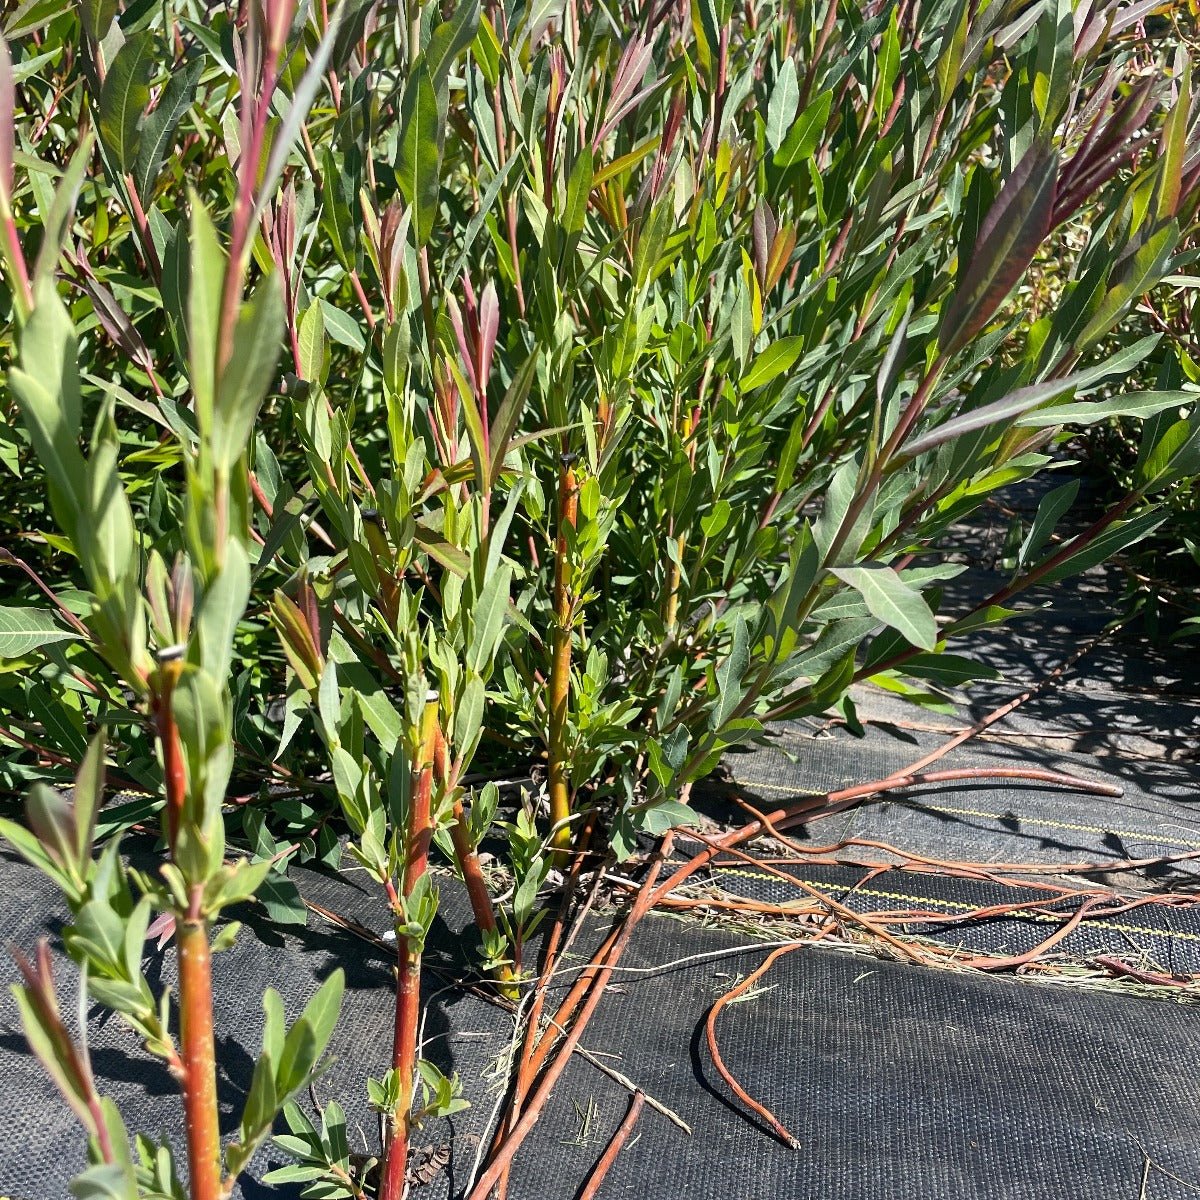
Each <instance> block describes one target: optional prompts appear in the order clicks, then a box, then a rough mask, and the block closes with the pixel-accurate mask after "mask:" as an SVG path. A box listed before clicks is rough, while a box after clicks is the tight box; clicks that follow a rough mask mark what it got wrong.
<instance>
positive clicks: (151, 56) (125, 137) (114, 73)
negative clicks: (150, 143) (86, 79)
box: [99, 30, 158, 175]
mask: <svg viewBox="0 0 1200 1200" xmlns="http://www.w3.org/2000/svg"><path fill="white" fill-rule="evenodd" d="M157 60H158V43H157V41H156V39H155V37H154V35H153V34H152V33H150V32H149V31H148V30H143V31H142V32H141V33H135V34H134V35H133V36H132V37H130V38H129V40H128V41H126V43H125V44H124V45H123V46H122V47H121V49H120V50H118V51H117V56H116V58H114V59H113V61H112V64H111V65H110V67H109V68H108V74H107V75H106V76H105V78H104V86H103V87H102V88H101V90H100V121H99V125H100V140H101V141H102V142H103V143H104V146H105V149H106V150H107V151H108V152H109V154H111V155H112V157H113V160H114V162H115V163H116V165H117V167H118V168H119V169H120V171H121V174H122V175H125V174H128V173H129V172H131V171H132V170H133V168H134V166H135V165H136V162H137V155H138V143H139V131H138V127H139V125H140V124H141V120H142V114H143V113H144V112H145V111H146V107H147V105H148V104H149V103H150V73H151V71H152V70H153V68H154V64H155V62H157Z"/></svg>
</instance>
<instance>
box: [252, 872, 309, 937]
mask: <svg viewBox="0 0 1200 1200" xmlns="http://www.w3.org/2000/svg"><path fill="white" fill-rule="evenodd" d="M254 898H255V900H257V901H258V902H259V904H261V905H262V906H263V908H265V909H266V911H267V916H268V917H269V918H270V919H271V920H272V921H274V922H275V924H276V925H304V924H306V923H307V921H308V909H307V908H306V907H305V906H304V900H303V898H302V897H301V895H300V889H299V888H298V887H297V886H296V885H295V884H294V883H293V882H292V881H291V880H290V879H289V878H288V877H287V876H286V875H284V874H282V873H281V872H279V871H272V872H270V873H269V874H268V875H267V876H266V878H265V879H264V880H263V881H262V883H260V884H259V885H258V888H257V890H256V891H255V893H254Z"/></svg>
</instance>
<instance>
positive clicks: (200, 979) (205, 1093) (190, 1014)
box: [175, 888, 223, 1200]
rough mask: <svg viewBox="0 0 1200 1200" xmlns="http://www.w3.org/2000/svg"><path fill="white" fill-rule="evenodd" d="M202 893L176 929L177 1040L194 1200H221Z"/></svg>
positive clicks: (197, 891) (208, 961)
mask: <svg viewBox="0 0 1200 1200" xmlns="http://www.w3.org/2000/svg"><path fill="white" fill-rule="evenodd" d="M201 895H202V892H201V889H199V888H197V889H195V891H194V894H193V898H192V907H191V910H190V912H189V913H188V916H187V918H186V919H185V920H183V921H179V922H178V923H177V924H176V927H175V937H176V944H177V945H178V948H179V1040H180V1046H181V1050H182V1059H183V1109H184V1116H185V1118H186V1121H187V1144H188V1182H189V1186H190V1195H191V1200H221V1197H222V1194H223V1192H222V1186H221V1134H220V1128H219V1126H218V1124H217V1061H216V1052H215V1048H214V1044H213V1019H212V961H211V958H210V954H209V945H208V922H207V921H205V920H204V919H203V918H202V917H201V916H200V912H199V909H200V899H201Z"/></svg>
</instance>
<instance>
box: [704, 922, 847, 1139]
mask: <svg viewBox="0 0 1200 1200" xmlns="http://www.w3.org/2000/svg"><path fill="white" fill-rule="evenodd" d="M821 936H823V935H818V937H816V938H813V939H812V940H813V941H818V940H819V939H820V937H821ZM810 944H811V943H810V942H793V943H792V944H791V945H788V946H779V947H777V948H776V949H774V950H772V951H771V953H770V954H768V955H767V957H766V958H765V959H764V960H763V962H762V964H761V965H760V966H759V967H758V968H757V969H756V970H754V971H752V972H751V973H750V974H749V975H747V976H746V978H745V979H743V980H742V981H741V982H740V983H737V984H735V985H734V986H733V987H732V988H730V990H729V991H727V992H726V993H725V994H724V995H722V996H721V997H720V998H719V999H718V1000H717V1001H716V1003H715V1004H714V1005H713V1006H712V1008H710V1009H709V1010H708V1018H707V1019H706V1020H705V1022H704V1036H705V1039H706V1040H707V1042H708V1053H709V1057H710V1058H712V1060H713V1066H715V1067H716V1068H717V1072H718V1073H719V1074H720V1076H721V1078H722V1079H724V1080H725V1082H726V1084H728V1086H729V1090H730V1091H731V1092H733V1094H734V1095H735V1096H737V1098H738V1099H739V1100H740V1101H741V1102H742V1103H743V1104H744V1105H745V1106H746V1107H747V1108H748V1109H750V1110H751V1111H752V1112H755V1113H757V1114H758V1115H759V1116H760V1117H761V1118H762V1119H763V1120H764V1121H766V1123H767V1124H768V1125H770V1127H771V1128H772V1129H773V1130H774V1131H775V1135H776V1136H777V1137H778V1138H779V1140H780V1141H781V1142H783V1144H784V1145H785V1146H787V1147H788V1148H789V1149H791V1150H799V1149H800V1142H799V1139H797V1138H796V1136H795V1135H794V1134H793V1133H792V1132H791V1131H790V1130H789V1129H788V1128H787V1126H786V1125H784V1123H783V1122H782V1121H780V1120H779V1118H778V1117H776V1116H775V1114H774V1113H773V1112H772V1111H771V1110H770V1109H769V1108H767V1106H766V1105H765V1104H760V1103H759V1102H758V1101H757V1100H755V1099H754V1097H753V1096H751V1095H750V1093H749V1092H747V1091H746V1089H745V1088H744V1087H742V1085H741V1084H740V1083H739V1082H738V1081H737V1078H736V1077H735V1076H734V1074H733V1072H732V1071H730V1069H729V1068H728V1067H727V1066H726V1065H725V1061H724V1059H722V1057H721V1052H720V1050H719V1049H718V1047H717V1017H718V1016H719V1015H720V1013H721V1010H722V1009H723V1008H724V1007H725V1006H726V1005H727V1004H731V1003H733V1001H735V1000H736V999H737V998H738V997H739V996H741V995H742V994H743V993H745V992H747V991H748V990H749V989H750V988H751V987H753V986H754V984H755V983H757V982H758V981H759V980H760V979H761V978H762V977H763V976H764V975H765V974H766V973H767V972H768V971H769V970H770V969H771V967H772V966H774V964H775V960H776V959H779V958H782V957H783V956H784V955H785V954H790V953H791V951H793V950H799V949H800V947H801V946H807V945H810Z"/></svg>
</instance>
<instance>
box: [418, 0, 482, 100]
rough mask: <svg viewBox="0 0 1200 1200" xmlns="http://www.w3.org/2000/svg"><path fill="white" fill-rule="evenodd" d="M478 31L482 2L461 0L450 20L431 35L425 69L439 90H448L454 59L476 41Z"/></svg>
mask: <svg viewBox="0 0 1200 1200" xmlns="http://www.w3.org/2000/svg"><path fill="white" fill-rule="evenodd" d="M478 28H479V0H459V3H457V4H455V6H454V13H453V15H452V16H451V17H450V19H449V20H448V21H443V22H442V23H441V24H440V25H439V26H438V27H437V28H436V29H435V30H434V31H433V33H432V34H431V35H430V38H429V45H428V46H426V47H425V66H426V67H427V68H428V70H429V78H430V80H431V81H432V83H433V86H434V87H435V88H437V89H439V90H440V89H441V88H443V87H445V85H446V77H447V76H448V75H449V74H450V68H451V67H452V66H453V65H454V60H455V59H456V58H457V57H458V56H459V55H460V54H461V53H462V52H463V51H464V50H465V49H466V48H467V47H468V46H469V45H470V44H471V43H472V42H473V41H474V40H475V31H476V30H477V29H478Z"/></svg>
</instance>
